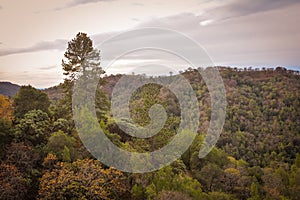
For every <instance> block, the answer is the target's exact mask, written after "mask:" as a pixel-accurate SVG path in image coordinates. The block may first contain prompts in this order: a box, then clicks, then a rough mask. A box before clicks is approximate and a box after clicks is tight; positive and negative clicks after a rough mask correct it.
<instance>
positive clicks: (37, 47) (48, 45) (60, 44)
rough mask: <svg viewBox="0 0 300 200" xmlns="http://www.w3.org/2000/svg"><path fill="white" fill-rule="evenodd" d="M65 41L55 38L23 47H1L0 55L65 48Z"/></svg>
mask: <svg viewBox="0 0 300 200" xmlns="http://www.w3.org/2000/svg"><path fill="white" fill-rule="evenodd" d="M67 43H68V41H67V40H62V39H57V40H54V41H42V42H39V43H36V44H34V45H32V46H30V47H25V48H2V49H0V57H1V56H7V55H11V54H20V53H31V52H37V51H45V50H65V49H66V47H67Z"/></svg>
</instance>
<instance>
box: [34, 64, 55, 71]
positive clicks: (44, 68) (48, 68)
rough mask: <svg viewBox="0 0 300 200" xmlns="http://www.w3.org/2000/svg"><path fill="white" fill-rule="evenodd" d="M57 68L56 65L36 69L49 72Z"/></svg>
mask: <svg viewBox="0 0 300 200" xmlns="http://www.w3.org/2000/svg"><path fill="white" fill-rule="evenodd" d="M55 68H57V65H51V66H46V67H39V68H38V69H40V70H50V69H55Z"/></svg>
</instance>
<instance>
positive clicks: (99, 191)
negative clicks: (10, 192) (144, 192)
mask: <svg viewBox="0 0 300 200" xmlns="http://www.w3.org/2000/svg"><path fill="white" fill-rule="evenodd" d="M124 178H125V176H124V175H123V174H122V173H121V172H120V171H117V170H115V169H112V168H108V169H103V168H102V167H101V165H100V163H99V162H98V161H96V160H91V159H84V160H77V161H76V162H73V163H64V162H58V163H57V167H56V168H55V169H53V170H51V171H46V172H45V173H44V175H43V176H42V178H41V179H40V189H39V199H118V198H119V199H121V197H122V195H123V194H124V192H125V191H126V184H125V182H124Z"/></svg>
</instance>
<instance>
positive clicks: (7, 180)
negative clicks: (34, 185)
mask: <svg viewBox="0 0 300 200" xmlns="http://www.w3.org/2000/svg"><path fill="white" fill-rule="evenodd" d="M26 193H27V180H26V179H25V178H24V177H23V176H22V174H21V173H20V172H19V170H18V169H17V168H16V166H14V165H12V164H2V163H0V199H7V200H8V199H25V197H26Z"/></svg>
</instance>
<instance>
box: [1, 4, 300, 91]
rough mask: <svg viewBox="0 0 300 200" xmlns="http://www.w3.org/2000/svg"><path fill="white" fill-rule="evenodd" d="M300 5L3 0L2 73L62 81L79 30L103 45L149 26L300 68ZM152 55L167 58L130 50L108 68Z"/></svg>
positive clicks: (239, 59)
mask: <svg viewBox="0 0 300 200" xmlns="http://www.w3.org/2000/svg"><path fill="white" fill-rule="evenodd" d="M299 11H300V1H299V0H228V1H227V0H203V1H201V0H185V1H182V0H164V1H161V0H157V1H156V0H153V1H143V0H68V1H62V0H52V1H47V0H22V1H20V0H0V23H1V32H0V80H1V81H11V82H13V83H17V84H31V85H33V86H35V87H37V88H45V87H49V86H54V85H57V84H58V83H60V82H62V80H63V76H62V69H61V60H62V58H63V53H64V51H65V50H66V48H67V42H68V41H69V40H71V39H72V38H74V37H75V35H76V34H77V33H78V32H79V31H81V32H86V33H88V35H89V36H91V38H92V39H93V41H94V43H95V44H98V43H101V42H102V41H103V40H105V39H107V38H109V37H111V36H114V35H116V34H118V33H120V32H123V31H126V30H128V29H134V28H142V27H161V28H167V29H171V30H175V31H178V32H181V33H183V34H185V35H187V36H189V37H191V38H192V39H194V40H195V41H197V42H198V43H199V44H200V45H201V46H202V47H203V48H204V49H205V50H206V52H207V53H208V55H209V56H210V58H211V59H212V61H213V62H214V64H215V65H224V66H240V67H244V66H253V67H276V66H279V65H280V66H285V67H287V68H292V69H297V70H300V26H299V21H300V12H299ZM154 38H155V40H156V41H160V40H164V36H160V35H156V36H155V37H154ZM127 42H132V41H130V40H129V41H127ZM100 50H101V49H100ZM103 53H104V52H103ZM143 55H144V56H143ZM149 55H150V57H151V59H152V61H155V62H160V59H161V57H159V55H160V56H161V55H163V53H162V54H158V53H157V52H153V51H152V52H151V51H147V52H141V53H140V54H139V56H137V55H131V56H127V58H124V60H122V61H120V62H119V63H118V65H115V67H112V68H111V69H109V70H107V72H108V73H123V72H126V71H128V70H132V69H133V68H134V67H133V66H134V64H136V63H146V61H147V59H149ZM147 56H148V57H147ZM171 60H172V61H174V62H175V61H176V63H177V62H178V67H177V68H176V69H174V70H175V71H176V70H180V68H181V67H184V66H185V65H184V63H180V60H178V59H175V58H171ZM157 64H161V63H157ZM170 65H174V64H173V63H172V64H170Z"/></svg>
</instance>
